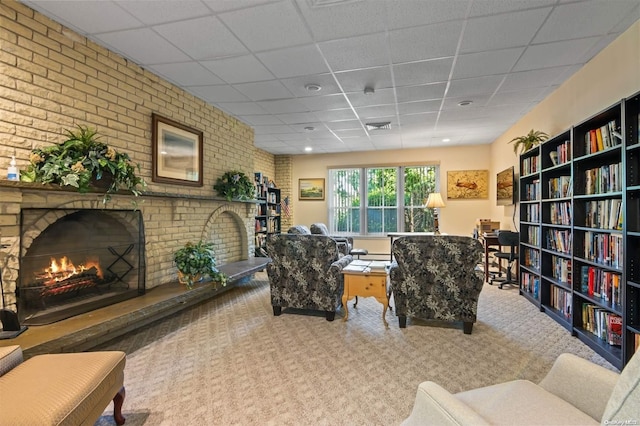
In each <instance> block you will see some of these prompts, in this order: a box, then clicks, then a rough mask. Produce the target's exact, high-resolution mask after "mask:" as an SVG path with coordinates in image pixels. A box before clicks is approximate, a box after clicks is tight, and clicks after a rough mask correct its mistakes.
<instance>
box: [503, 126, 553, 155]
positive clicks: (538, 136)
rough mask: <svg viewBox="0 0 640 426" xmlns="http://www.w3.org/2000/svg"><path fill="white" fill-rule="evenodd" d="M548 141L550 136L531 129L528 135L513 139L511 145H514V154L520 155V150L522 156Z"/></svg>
mask: <svg viewBox="0 0 640 426" xmlns="http://www.w3.org/2000/svg"><path fill="white" fill-rule="evenodd" d="M547 139H549V135H548V134H546V133H545V132H541V131H539V130H533V129H531V131H529V133H527V134H526V135H524V136H518V137H517V138H513V139H511V140H510V141H509V143H513V152H515V153H516V155H518V150H520V154H522V153H524V152H527V151H529V150H530V149H531V148H533V147H534V146H538V145H539V144H541V143H542V142H544V141H546V140H547Z"/></svg>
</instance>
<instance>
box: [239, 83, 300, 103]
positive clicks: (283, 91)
mask: <svg viewBox="0 0 640 426" xmlns="http://www.w3.org/2000/svg"><path fill="white" fill-rule="evenodd" d="M233 87H234V88H235V89H236V90H238V91H239V92H240V93H242V94H244V95H245V96H246V97H248V98H249V99H251V100H252V101H267V100H272V99H287V98H290V97H291V93H290V92H289V91H288V90H287V88H286V87H284V85H283V84H282V83H280V82H279V81H278V80H271V81H258V82H255V83H242V84H234V85H233Z"/></svg>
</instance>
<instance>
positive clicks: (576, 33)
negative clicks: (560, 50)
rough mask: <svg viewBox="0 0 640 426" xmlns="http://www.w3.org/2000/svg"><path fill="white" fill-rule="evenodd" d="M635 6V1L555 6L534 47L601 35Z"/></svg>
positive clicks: (591, 2) (593, 2)
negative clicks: (551, 42) (539, 44)
mask: <svg viewBox="0 0 640 426" xmlns="http://www.w3.org/2000/svg"><path fill="white" fill-rule="evenodd" d="M637 6H638V2H637V1H590V2H586V3H569V4H562V5H559V6H556V7H555V8H554V9H553V12H551V16H549V19H547V22H545V24H544V25H543V26H542V28H541V29H540V31H539V32H538V34H537V35H536V37H535V39H534V40H533V41H534V43H545V42H550V41H559V40H569V39H577V38H582V37H590V36H595V35H604V34H607V32H609V30H610V29H611V28H612V27H614V26H615V25H616V24H618V23H619V22H620V21H621V20H623V19H624V18H625V16H626V15H627V14H628V13H629V12H631V11H632V10H633V9H634V8H635V7H637Z"/></svg>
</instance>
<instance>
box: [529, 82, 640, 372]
mask: <svg viewBox="0 0 640 426" xmlns="http://www.w3.org/2000/svg"><path fill="white" fill-rule="evenodd" d="M639 114H640V93H638V94H636V95H633V96H631V97H629V98H627V99H623V100H622V101H620V102H618V103H616V104H614V105H612V106H610V107H609V108H607V109H605V110H604V111H601V112H599V113H598V114H596V115H594V116H592V117H590V118H588V119H586V120H584V121H582V122H580V123H578V124H576V125H575V126H573V127H572V128H570V129H569V130H566V131H564V132H562V133H560V134H558V135H556V136H554V137H552V138H550V139H549V140H548V141H546V142H545V143H543V144H541V145H540V146H537V147H535V148H533V149H532V150H529V151H527V152H525V153H523V154H522V155H521V156H520V179H519V184H520V191H519V192H520V197H519V200H520V254H519V256H520V294H521V295H523V296H524V297H526V298H527V299H528V300H530V301H531V302H532V303H533V304H535V305H536V306H537V307H538V308H539V309H540V310H541V311H543V312H545V313H546V314H547V315H549V316H550V317H551V318H553V319H554V320H555V321H557V322H558V323H559V324H561V325H562V326H563V327H565V328H566V329H567V330H569V331H570V332H571V333H572V334H573V335H574V336H576V337H577V338H579V339H580V340H582V341H583V342H584V343H585V344H587V345H588V346H589V347H591V348H592V349H594V350H595V351H596V352H597V353H599V354H600V355H602V356H603V357H604V358H605V359H607V360H608V361H609V362H610V363H611V364H613V365H614V366H616V367H617V368H619V369H622V368H623V367H624V365H625V364H626V362H627V361H628V360H629V359H630V358H631V356H632V355H633V353H634V352H635V350H637V348H638V344H639V343H638V342H639V340H640V338H639V337H638V336H639V335H640V218H639V215H640V134H639V132H640V125H639V123H638V121H639V120H640V116H639Z"/></svg>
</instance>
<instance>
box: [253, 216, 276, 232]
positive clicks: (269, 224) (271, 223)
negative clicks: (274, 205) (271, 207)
mask: <svg viewBox="0 0 640 426" xmlns="http://www.w3.org/2000/svg"><path fill="white" fill-rule="evenodd" d="M279 227H280V222H279V221H278V218H277V217H269V218H265V219H256V231H257V232H268V233H273V232H280V229H279Z"/></svg>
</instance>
